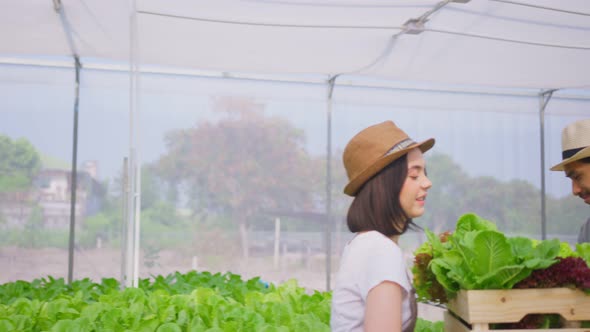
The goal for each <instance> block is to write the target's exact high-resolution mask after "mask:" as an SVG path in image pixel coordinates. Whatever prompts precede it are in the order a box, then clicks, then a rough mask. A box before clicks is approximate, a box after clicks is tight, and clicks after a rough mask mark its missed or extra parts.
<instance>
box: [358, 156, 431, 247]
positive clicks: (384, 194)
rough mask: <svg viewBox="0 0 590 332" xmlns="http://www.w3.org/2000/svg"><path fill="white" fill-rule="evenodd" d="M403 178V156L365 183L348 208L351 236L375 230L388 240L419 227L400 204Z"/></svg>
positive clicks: (404, 177)
mask: <svg viewBox="0 0 590 332" xmlns="http://www.w3.org/2000/svg"><path fill="white" fill-rule="evenodd" d="M407 175H408V158H407V154H405V155H403V156H401V157H400V158H398V159H396V160H394V161H393V162H391V163H390V164H389V165H387V166H386V167H384V168H383V169H382V170H381V171H380V172H379V173H377V174H376V175H374V176H373V177H372V178H370V179H369V180H368V181H367V182H365V184H364V185H363V186H362V187H361V188H360V189H359V191H358V193H357V195H356V197H355V198H354V200H353V201H352V203H351V204H350V207H349V209H348V215H347V218H346V219H347V220H346V221H347V224H348V229H349V230H350V231H351V232H353V233H356V232H363V231H372V230H375V231H378V232H380V233H382V234H383V235H385V236H387V237H390V236H393V235H400V234H403V233H405V232H406V230H407V229H408V228H419V227H418V226H417V225H416V224H414V223H413V221H412V219H411V218H409V217H408V216H407V215H406V213H405V212H404V210H403V208H402V206H401V203H400V193H401V190H402V187H403V185H404V182H405V181H406V177H407Z"/></svg>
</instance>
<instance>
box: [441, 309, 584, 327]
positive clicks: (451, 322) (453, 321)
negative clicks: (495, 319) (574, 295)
mask: <svg viewBox="0 0 590 332" xmlns="http://www.w3.org/2000/svg"><path fill="white" fill-rule="evenodd" d="M444 321H445V332H484V331H498V332H590V328H562V329H536V330H530V329H528V330H490V329H489V326H488V325H486V324H484V323H479V326H475V325H474V327H473V328H472V329H470V328H469V327H468V326H466V325H465V324H463V323H462V322H461V321H460V320H458V319H457V318H455V317H454V316H453V315H452V314H451V313H449V311H448V310H447V311H445V313H444Z"/></svg>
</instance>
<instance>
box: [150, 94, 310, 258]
mask: <svg viewBox="0 0 590 332" xmlns="http://www.w3.org/2000/svg"><path fill="white" fill-rule="evenodd" d="M215 109H216V110H217V111H219V112H221V113H220V114H222V115H225V116H222V117H221V118H220V119H219V120H218V121H217V122H200V123H198V124H197V125H196V126H195V127H193V128H189V129H181V130H175V131H173V132H170V133H169V134H168V135H167V136H166V145H167V152H166V153H165V154H164V155H163V156H162V157H161V158H160V160H159V162H158V166H159V170H160V172H161V174H162V177H164V178H166V179H167V180H168V181H169V182H170V183H174V184H176V185H177V186H180V185H181V184H182V183H184V184H185V186H184V187H185V188H188V190H187V192H186V194H187V200H188V202H189V204H190V207H191V208H192V210H193V211H195V212H197V211H202V210H204V209H205V210H209V211H215V212H222V213H225V212H227V213H229V214H230V215H231V216H232V219H233V220H234V221H235V222H236V223H237V224H238V226H239V231H240V238H241V243H242V252H243V256H244V258H247V257H248V255H249V253H248V237H247V230H248V222H249V219H250V218H252V217H253V216H255V215H258V214H260V213H261V212H262V211H264V210H276V209H284V210H297V209H305V208H309V207H310V206H311V205H312V203H313V202H312V199H311V196H312V195H311V193H310V190H309V189H310V186H311V181H312V174H313V172H314V170H313V169H310V167H309V158H308V155H307V153H306V151H305V150H304V148H303V143H304V135H303V133H302V132H301V131H300V130H299V129H296V128H294V127H293V126H292V125H291V124H290V123H288V122H287V121H286V120H284V119H281V118H279V117H268V116H265V115H264V113H263V105H261V104H257V103H254V102H252V101H249V100H243V99H221V100H218V101H217V102H216V104H215Z"/></svg>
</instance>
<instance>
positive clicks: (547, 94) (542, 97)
mask: <svg viewBox="0 0 590 332" xmlns="http://www.w3.org/2000/svg"><path fill="white" fill-rule="evenodd" d="M555 91H557V90H556V89H553V90H546V91H541V93H540V94H539V129H540V130H539V132H540V141H541V144H540V145H541V239H542V240H545V239H546V238H547V208H546V206H545V202H546V192H545V108H546V107H547V103H549V100H551V97H552V96H553V92H555Z"/></svg>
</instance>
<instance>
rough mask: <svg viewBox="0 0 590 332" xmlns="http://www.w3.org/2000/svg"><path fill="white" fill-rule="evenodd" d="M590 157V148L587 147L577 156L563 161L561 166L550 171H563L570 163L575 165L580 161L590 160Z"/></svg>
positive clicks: (558, 165) (556, 166)
mask: <svg viewBox="0 0 590 332" xmlns="http://www.w3.org/2000/svg"><path fill="white" fill-rule="evenodd" d="M588 157H590V146H588V147H585V148H583V149H582V150H580V151H578V153H576V154H575V155H573V156H571V157H569V158H567V159H564V160H562V161H561V162H560V163H559V164H557V165H555V166H553V167H551V168H550V169H551V170H552V171H563V170H564V166H565V165H567V164H569V163H573V162H574V161H578V160H580V159H584V158H588Z"/></svg>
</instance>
